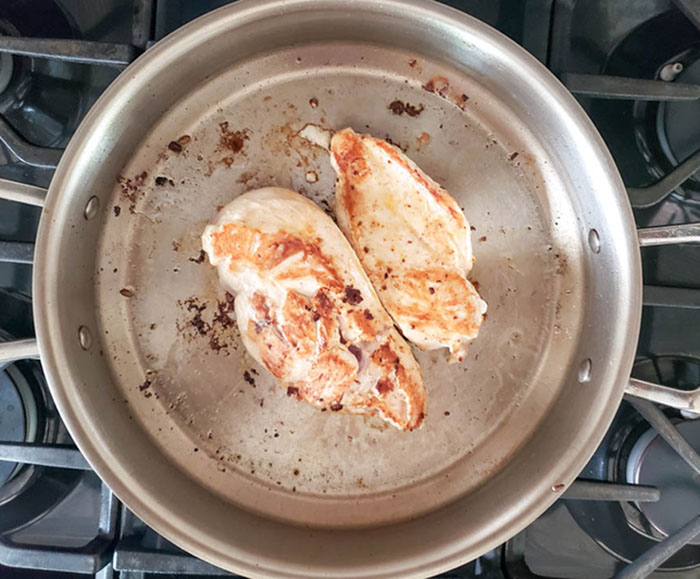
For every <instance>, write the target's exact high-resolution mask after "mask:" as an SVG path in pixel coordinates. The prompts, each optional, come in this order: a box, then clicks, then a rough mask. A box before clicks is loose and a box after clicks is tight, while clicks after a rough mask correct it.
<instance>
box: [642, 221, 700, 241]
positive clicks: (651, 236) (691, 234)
mask: <svg viewBox="0 0 700 579" xmlns="http://www.w3.org/2000/svg"><path fill="white" fill-rule="evenodd" d="M637 235H638V237H639V245H640V246H641V247H649V246H651V245H675V244H677V243H700V223H684V224H682V225H664V226H663V227H647V228H646V229H640V230H638V231H637Z"/></svg>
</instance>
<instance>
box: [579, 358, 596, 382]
mask: <svg viewBox="0 0 700 579" xmlns="http://www.w3.org/2000/svg"><path fill="white" fill-rule="evenodd" d="M592 366H593V362H591V359H590V358H586V359H585V360H584V361H583V362H581V365H580V366H579V368H578V381H579V382H581V384H583V383H584V382H590V380H591V367H592Z"/></svg>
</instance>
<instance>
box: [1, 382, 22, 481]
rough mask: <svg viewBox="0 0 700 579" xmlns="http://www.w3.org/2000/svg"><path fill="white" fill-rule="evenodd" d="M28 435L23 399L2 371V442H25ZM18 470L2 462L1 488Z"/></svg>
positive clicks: (15, 466)
mask: <svg viewBox="0 0 700 579" xmlns="http://www.w3.org/2000/svg"><path fill="white" fill-rule="evenodd" d="M26 435H27V423H26V419H25V416H24V404H23V402H22V398H21V396H20V393H19V391H18V390H17V387H16V386H15V383H14V382H13V381H12V379H11V378H10V375H9V374H8V373H7V372H5V371H4V370H0V440H2V441H3V442H24V441H25V439H26ZM16 468H17V464H16V463H13V462H2V461H0V487H1V486H2V485H3V484H5V482H7V481H8V480H9V479H10V477H11V476H12V475H13V474H14V472H15V469H16Z"/></svg>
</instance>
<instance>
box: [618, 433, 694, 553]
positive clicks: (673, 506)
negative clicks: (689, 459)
mask: <svg viewBox="0 0 700 579" xmlns="http://www.w3.org/2000/svg"><path fill="white" fill-rule="evenodd" d="M675 426H676V428H677V429H678V432H680V433H681V435H682V436H683V437H684V438H685V439H686V440H687V441H688V442H689V443H690V444H691V445H692V446H693V447H694V448H695V449H696V450H699V451H700V421H698V420H687V421H684V422H680V423H676V425H675ZM698 476H699V475H698V473H696V472H695V471H694V470H693V469H691V468H690V466H689V465H688V464H687V463H686V462H685V461H684V460H682V459H681V458H680V456H678V454H677V453H676V452H675V451H674V450H673V449H672V448H671V447H670V446H669V445H668V444H667V443H666V442H665V441H664V440H663V438H661V437H660V436H659V434H658V433H657V432H656V431H655V430H654V429H653V428H650V429H649V430H647V431H646V432H645V433H644V434H642V436H640V437H639V438H638V439H637V442H636V443H635V444H634V446H633V447H632V450H631V451H630V455H629V457H628V458H627V468H626V478H627V482H628V483H632V484H642V485H650V486H654V487H656V488H657V489H659V491H661V499H660V500H659V501H658V502H651V503H639V504H638V505H637V507H638V508H639V510H640V511H641V513H642V514H643V515H644V516H645V517H646V519H647V520H648V521H649V523H650V524H651V525H652V526H653V527H654V529H656V531H658V533H659V534H660V535H662V536H663V537H667V536H668V535H670V534H672V533H675V532H676V531H678V530H679V529H680V528H681V527H682V526H683V525H685V524H686V523H688V521H690V519H692V518H693V517H694V516H696V515H695V514H696V513H700V493H698V484H700V479H699V478H698ZM688 544H689V545H700V537H697V538H696V539H694V540H692V541H690V542H689V543H688Z"/></svg>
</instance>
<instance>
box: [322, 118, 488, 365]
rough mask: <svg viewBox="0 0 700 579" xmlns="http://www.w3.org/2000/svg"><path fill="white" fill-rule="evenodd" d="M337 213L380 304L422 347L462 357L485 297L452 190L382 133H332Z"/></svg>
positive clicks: (466, 227)
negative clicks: (474, 277) (472, 277)
mask: <svg viewBox="0 0 700 579" xmlns="http://www.w3.org/2000/svg"><path fill="white" fill-rule="evenodd" d="M331 164H332V165H333V168H334V169H335V171H336V173H337V176H338V180H337V182H336V193H335V199H336V207H335V211H336V216H337V218H338V225H340V228H341V229H342V231H343V233H345V235H346V237H347V238H348V239H349V240H350V243H351V244H352V246H353V248H354V249H355V251H356V252H357V255H358V256H359V258H360V261H361V262H362V265H363V266H364V268H365V271H366V272H367V275H368V276H369V278H370V280H371V281H372V283H373V284H374V288H375V289H376V290H377V293H378V294H379V297H380V299H381V300H382V303H383V304H384V307H385V308H386V309H387V311H388V312H389V314H390V315H391V316H392V317H393V319H394V321H395V322H396V324H397V325H398V326H399V328H400V329H401V331H402V332H403V335H404V336H405V337H406V338H407V339H408V340H410V341H411V342H413V343H414V344H416V345H417V346H418V347H419V348H421V349H423V350H434V349H438V348H443V347H446V348H449V350H450V354H451V355H450V361H451V362H456V361H461V360H462V358H463V356H464V353H465V351H466V346H467V344H469V342H471V341H472V340H474V338H476V336H477V334H478V333H479V327H480V326H481V323H482V321H483V318H484V313H485V312H486V303H485V302H484V301H483V300H482V299H481V298H480V297H479V294H478V293H477V291H476V289H475V288H474V286H473V285H472V284H471V283H470V282H469V280H468V279H467V275H468V274H469V271H470V270H471V267H472V264H473V261H474V257H473V255H472V245H471V231H470V227H469V223H468V222H467V219H466V218H465V216H464V214H463V213H462V210H461V209H460V207H459V205H458V204H457V202H456V201H455V200H454V199H453V198H452V196H451V195H450V194H449V193H448V192H447V191H445V190H444V189H443V188H442V187H440V185H438V184H437V183H436V182H435V181H433V180H432V179H431V178H430V177H428V175H426V174H425V173H424V172H423V171H421V170H420V169H419V168H418V167H417V166H416V164H415V163H414V162H413V161H411V160H410V159H409V158H408V157H407V156H406V155H405V154H404V153H403V152H401V151H400V150H399V149H398V148H396V147H394V146H393V145H390V144H389V143H387V142H386V141H384V140H382V139H376V138H374V137H372V136H370V135H361V134H357V133H355V132H354V131H353V130H352V129H344V130H342V131H339V132H337V133H336V134H335V135H334V136H333V139H332V140H331Z"/></svg>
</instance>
